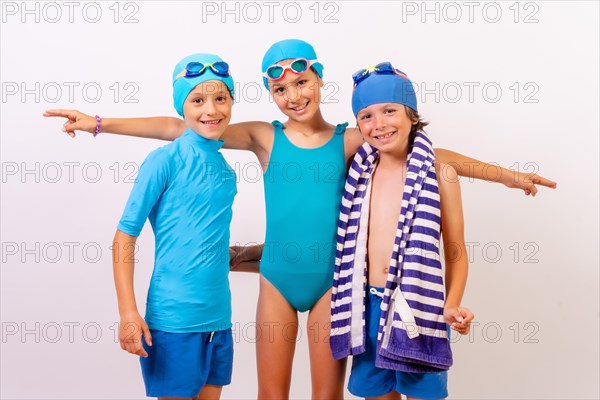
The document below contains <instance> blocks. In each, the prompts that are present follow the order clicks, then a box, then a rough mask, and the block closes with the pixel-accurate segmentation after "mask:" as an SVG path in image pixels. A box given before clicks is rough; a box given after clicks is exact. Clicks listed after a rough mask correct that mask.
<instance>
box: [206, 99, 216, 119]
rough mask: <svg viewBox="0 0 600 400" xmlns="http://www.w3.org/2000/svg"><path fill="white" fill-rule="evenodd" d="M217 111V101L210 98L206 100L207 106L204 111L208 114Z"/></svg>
mask: <svg viewBox="0 0 600 400" xmlns="http://www.w3.org/2000/svg"><path fill="white" fill-rule="evenodd" d="M216 111H217V106H216V104H215V101H214V100H213V99H210V100H208V101H207V102H206V106H205V108H204V112H205V113H206V114H209V115H211V114H214V113H215V112H216Z"/></svg>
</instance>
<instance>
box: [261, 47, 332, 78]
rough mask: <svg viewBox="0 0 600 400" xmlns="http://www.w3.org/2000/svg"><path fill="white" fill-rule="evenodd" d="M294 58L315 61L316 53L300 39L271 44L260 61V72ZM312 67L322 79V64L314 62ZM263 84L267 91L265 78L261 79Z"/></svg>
mask: <svg viewBox="0 0 600 400" xmlns="http://www.w3.org/2000/svg"><path fill="white" fill-rule="evenodd" d="M290 58H291V59H294V58H306V59H307V60H316V59H317V53H315V49H314V48H313V47H312V46H311V45H310V44H308V43H307V42H305V41H304V40H300V39H286V40H282V41H280V42H277V43H275V44H273V45H272V46H271V47H269V50H267V52H266V53H265V56H264V57H263V60H262V72H263V74H264V73H265V72H267V68H269V67H270V66H271V65H273V64H276V63H278V62H279V61H282V60H288V59H290ZM312 67H313V68H314V69H315V71H317V74H318V75H319V78H321V79H322V78H323V64H321V63H320V62H316V63H314V64H313V65H312ZM263 83H264V84H265V87H266V88H267V90H268V89H269V83H268V81H267V78H265V77H263Z"/></svg>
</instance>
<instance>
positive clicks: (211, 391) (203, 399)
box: [195, 384, 223, 400]
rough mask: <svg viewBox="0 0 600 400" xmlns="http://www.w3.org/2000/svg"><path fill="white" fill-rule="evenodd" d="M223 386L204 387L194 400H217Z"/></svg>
mask: <svg viewBox="0 0 600 400" xmlns="http://www.w3.org/2000/svg"><path fill="white" fill-rule="evenodd" d="M222 390H223V386H214V385H208V384H207V385H204V386H203V387H202V390H201V391H200V394H199V395H198V397H196V399H195V400H219V399H220V398H221V391H222Z"/></svg>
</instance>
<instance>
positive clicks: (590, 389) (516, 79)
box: [0, 1, 600, 399]
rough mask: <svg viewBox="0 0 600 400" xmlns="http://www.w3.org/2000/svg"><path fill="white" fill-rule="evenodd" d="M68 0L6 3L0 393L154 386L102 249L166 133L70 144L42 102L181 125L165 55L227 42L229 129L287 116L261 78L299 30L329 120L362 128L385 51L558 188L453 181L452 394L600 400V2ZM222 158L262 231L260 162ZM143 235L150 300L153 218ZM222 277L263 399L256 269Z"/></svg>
mask: <svg viewBox="0 0 600 400" xmlns="http://www.w3.org/2000/svg"><path fill="white" fill-rule="evenodd" d="M36 4H37V5H36ZM73 4H74V5H72V6H69V5H67V4H66V3H64V2H57V3H52V4H50V5H47V4H46V3H40V2H35V3H34V2H31V3H28V4H27V6H24V5H23V4H22V3H21V2H3V4H2V31H1V36H2V38H1V49H2V50H1V59H2V60H1V75H2V76H1V80H2V103H1V107H2V110H1V111H2V116H1V146H2V149H1V156H2V197H1V200H2V202H1V206H2V210H1V211H2V214H1V218H2V231H1V233H2V238H1V241H2V269H1V271H2V273H1V278H2V282H1V300H2V307H1V311H2V315H1V318H2V342H1V346H2V348H1V355H2V363H1V385H0V386H1V387H2V389H1V396H2V398H6V399H140V398H144V390H143V384H142V379H141V374H140V372H139V365H138V360H137V359H136V357H134V356H132V355H129V354H127V353H125V352H123V351H122V350H121V349H120V348H119V346H118V344H116V342H115V330H114V327H115V324H116V322H117V321H118V313H117V306H116V296H115V293H114V288H113V278H112V266H111V256H110V249H109V246H110V243H111V240H112V236H113V234H114V231H115V228H116V224H117V221H118V219H119V217H120V215H121V212H122V209H123V206H124V204H125V201H126V199H127V196H128V194H129V191H130V189H131V183H128V182H130V181H131V179H132V177H134V176H135V174H133V175H130V173H131V172H134V173H135V168H133V166H135V165H139V163H141V161H142V160H143V159H144V158H145V156H146V155H147V154H148V153H149V152H150V151H151V150H152V149H154V148H156V147H158V146H161V145H162V144H163V143H162V142H160V141H155V140H142V139H135V138H126V137H118V136H111V135H101V136H99V137H97V138H92V137H91V135H88V134H79V135H78V136H77V138H76V139H71V138H69V137H67V136H66V135H65V134H62V133H61V132H60V126H61V123H62V122H61V121H59V120H55V119H44V118H42V116H41V115H42V112H43V110H45V109H47V108H58V107H63V108H77V109H80V110H82V111H84V112H87V113H90V114H95V113H98V114H100V115H102V116H115V117H133V116H156V115H171V116H176V113H175V111H174V110H173V108H172V105H171V104H172V100H171V99H172V97H171V80H170V79H171V72H172V68H173V66H174V65H175V63H176V62H177V61H178V60H179V59H181V58H182V57H184V56H186V55H188V54H190V53H195V52H214V53H218V54H219V55H221V56H222V57H223V58H224V59H225V60H227V61H228V62H229V63H230V64H231V65H232V67H233V72H234V77H235V78H236V80H237V81H238V82H240V85H241V87H243V88H244V90H243V91H238V93H239V94H240V95H239V97H241V99H240V102H239V103H238V104H236V105H235V107H234V109H233V112H234V117H233V122H237V121H247V120H266V121H271V120H273V119H277V118H283V117H282V115H281V114H280V113H279V111H278V109H277V108H276V106H275V105H274V104H272V102H270V101H269V98H268V96H267V93H266V91H265V90H264V89H263V88H262V83H261V80H260V62H261V59H262V55H263V53H264V51H265V50H266V49H267V48H268V47H269V46H270V45H271V44H272V43H273V42H275V41H277V40H281V39H285V38H294V37H296V38H302V39H304V40H307V41H309V42H310V43H313V44H314V45H315V48H316V50H317V54H318V57H319V59H320V61H321V62H322V63H323V64H324V66H325V81H326V82H327V84H328V86H326V88H325V89H324V94H325V96H326V99H327V101H328V104H326V105H324V106H323V112H324V114H325V117H326V119H327V120H328V121H330V122H332V123H338V122H342V121H349V122H351V126H353V121H352V114H351V108H350V95H351V79H350V76H351V74H352V72H354V71H355V70H357V69H359V68H361V67H365V66H367V65H369V64H375V63H377V62H380V61H384V60H389V61H392V62H393V63H394V64H395V65H396V66H397V67H399V68H400V69H402V70H403V71H404V72H406V73H407V74H408V75H409V76H410V77H411V78H412V79H413V81H414V82H415V84H416V85H418V88H419V89H420V94H419V102H420V104H419V107H420V110H421V112H422V114H423V115H424V116H425V118H426V119H427V120H429V121H431V125H430V127H429V128H428V132H429V133H430V135H431V137H432V139H433V140H434V143H435V145H436V146H437V147H444V148H449V149H453V150H456V151H459V152H461V153H463V154H467V155H470V156H474V157H476V158H478V159H481V160H486V161H488V162H489V161H493V162H496V163H499V164H501V165H503V166H506V167H512V168H517V166H516V164H518V166H519V168H520V169H524V168H525V166H526V163H533V164H527V168H528V170H529V171H532V170H533V168H536V169H537V170H538V171H539V172H540V173H541V174H542V175H545V176H547V177H550V178H553V179H555V180H556V181H558V182H559V185H558V189H557V190H555V191H551V190H547V189H543V188H542V189H540V193H539V194H538V196H537V197H536V198H531V197H525V196H524V195H523V194H522V192H520V191H518V190H512V189H507V188H506V187H504V186H502V185H498V184H490V183H487V182H474V183H473V182H469V180H467V179H462V190H463V204H464V209H465V225H466V240H467V242H469V247H470V248H471V249H472V256H471V269H470V276H469V284H468V288H467V292H466V295H465V298H464V303H463V304H464V305H465V306H468V307H470V308H471V309H472V310H473V311H474V312H475V314H476V318H477V322H478V323H479V324H480V325H476V326H474V328H473V333H472V335H471V336H470V337H462V338H460V339H459V340H458V341H457V342H456V343H454V345H453V350H454V354H455V365H454V367H453V368H452V369H451V372H450V383H449V390H450V394H451V398H455V399H484V398H487V399H505V398H506V399H516V398H519V399H523V398H528V399H530V398H537V399H549V398H587V399H592V398H595V399H596V398H598V397H599V389H598V383H599V368H598V364H599V349H598V338H599V329H598V327H599V316H600V314H599V298H598V282H599V276H598V270H599V268H598V267H599V263H598V261H599V259H598V109H599V104H598V95H599V93H598V75H599V74H598V72H599V71H598V69H599V68H598V36H599V35H598V33H599V32H598V12H599V7H598V3H597V2H592V1H589V2H587V1H586V2H566V1H551V2H520V3H514V2H496V3H486V2H472V3H470V5H469V4H467V3H466V2H455V3H439V2H427V4H424V3H422V2H404V3H402V2H394V3H392V2H368V3H367V2H364V1H363V2H329V3H320V4H316V5H315V4H314V3H312V2H306V3H304V2H302V3H293V4H287V5H286V3H279V2H273V3H262V2H258V3H251V4H250V5H247V4H244V3H228V5H227V6H225V5H224V4H222V3H221V2H214V3H206V2H205V3H204V5H203V3H200V2H166V1H152V2H139V1H138V2H130V3H120V4H116V6H115V5H114V3H113V2H101V3H94V4H88V3H85V2H74V3H73ZM236 4H237V5H236ZM25 7H27V8H28V9H30V10H33V11H32V12H31V13H29V14H28V13H26V12H25V10H24V8H25ZM69 7H73V8H71V10H72V15H69V10H70V9H69ZM225 7H227V9H229V10H233V11H231V12H230V13H229V14H227V13H225ZM98 9H99V10H100V11H101V14H100V15H98V14H97V11H98ZM426 9H427V10H432V11H431V12H430V13H427V12H426ZM36 10H37V11H36ZM117 10H118V11H119V13H118V15H116V11H117ZM270 10H271V15H269V12H270ZM498 10H500V12H501V14H500V15H499V14H497V12H498ZM317 11H318V13H317ZM517 11H518V13H517ZM470 12H471V13H470ZM258 13H260V14H258ZM126 17H129V20H130V23H124V20H125V19H126ZM36 18H37V19H38V20H37V21H36ZM95 19H99V20H98V21H97V22H93V21H94V20H95ZM115 19H116V21H117V22H115ZM135 20H137V22H136V21H135ZM236 20H237V21H236ZM296 20H297V21H296ZM294 21H296V22H294ZM494 21H496V22H494ZM86 85H87V86H86ZM126 85H128V86H126ZM69 87H72V88H73V93H72V95H71V93H69ZM84 87H85V88H86V90H87V91H84V90H83V88H84ZM98 87H99V88H100V89H101V91H102V93H101V94H98V93H97V92H96V90H95V89H96V88H98ZM117 87H118V88H119V91H118V93H117ZM436 87H437V89H436ZM469 87H472V88H473V92H472V93H469ZM111 88H112V89H111ZM484 88H485V90H484ZM497 88H500V89H501V94H499V93H498V92H497ZM517 88H518V89H517ZM57 89H60V90H57ZM421 89H425V90H427V91H428V92H425V95H423V90H421ZM24 90H28V92H24ZM134 92H135V93H134ZM242 92H244V93H242ZM517 92H518V94H519V96H518V98H515V96H516V94H517ZM128 94H129V95H130V97H129V98H127V99H126V98H125V97H126V95H128ZM257 98H258V99H257ZM126 100H127V101H126ZM135 100H136V101H137V102H131V101H135ZM224 153H225V156H226V158H227V159H228V161H229V162H230V164H231V165H234V166H237V168H238V172H239V174H238V175H239V178H240V182H239V184H238V190H239V194H238V196H237V198H236V201H235V205H234V213H235V214H234V221H233V224H232V240H233V241H234V242H240V243H248V242H260V241H262V239H263V237H264V218H265V215H264V198H263V192H262V190H263V188H262V182H261V181H260V180H257V179H255V177H256V171H257V169H256V164H254V163H255V162H256V160H255V158H254V156H253V155H252V154H249V153H243V152H235V151H225V152H224ZM128 162H132V163H134V164H126V163H128ZM36 163H37V164H36ZM115 163H118V164H115ZM69 166H71V167H69ZM69 168H71V170H69ZM26 171H30V172H26ZM36 171H37V172H36ZM98 171H99V172H100V173H101V174H102V175H101V176H99V177H96V174H97V172H98ZM69 172H72V175H71V176H69ZM139 245H140V251H139V253H138V260H139V263H138V265H137V267H136V276H135V280H136V293H137V297H138V303H139V304H140V307H142V310H140V311H141V312H143V303H144V299H145V294H146V290H147V287H148V281H149V278H150V274H151V269H152V257H153V238H152V233H151V229H150V227H149V226H146V228H145V229H144V231H143V233H142V235H141V237H140V240H139ZM36 246H37V247H36ZM36 248H37V250H36ZM69 249H73V254H69ZM84 249H85V250H84ZM97 249H100V250H101V254H97V253H96V250H97ZM500 252H501V254H500ZM231 285H232V290H233V312H234V314H233V321H234V324H235V325H234V329H236V338H237V343H236V348H235V351H236V353H235V354H236V355H235V365H234V378H233V383H232V385H231V386H228V387H227V388H226V389H225V390H224V392H223V398H226V399H233V398H255V396H256V377H255V355H254V344H253V343H252V338H253V337H254V334H253V326H252V321H253V319H254V314H255V308H256V307H255V305H256V299H257V294H258V278H257V276H256V275H250V274H241V273H240V274H232V275H231ZM305 319H306V314H304V315H302V321H305ZM98 330H100V331H98ZM302 333H303V334H302V336H301V338H300V339H299V342H298V346H297V351H296V358H295V363H294V372H293V382H292V397H293V398H298V399H300V398H302V399H306V398H309V397H310V375H309V368H308V350H307V343H306V335H305V333H306V328H305V326H303V329H302ZM348 397H349V398H350V397H351V396H350V395H348Z"/></svg>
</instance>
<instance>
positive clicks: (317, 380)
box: [307, 289, 346, 400]
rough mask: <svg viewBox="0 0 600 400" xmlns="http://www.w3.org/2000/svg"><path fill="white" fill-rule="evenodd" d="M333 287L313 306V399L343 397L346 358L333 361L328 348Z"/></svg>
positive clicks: (310, 331) (310, 324) (310, 320)
mask: <svg viewBox="0 0 600 400" xmlns="http://www.w3.org/2000/svg"><path fill="white" fill-rule="evenodd" d="M330 302H331V289H330V290H328V291H327V293H325V294H324V295H323V296H322V297H321V298H320V299H319V301H318V302H317V304H315V305H314V306H313V308H312V309H311V310H310V314H309V315H308V322H307V325H308V326H307V332H308V348H309V352H310V372H311V379H312V398H313V399H315V400H316V399H318V400H321V399H325V400H334V399H343V397H344V378H345V376H346V359H345V358H344V359H342V360H334V359H333V356H332V355H331V348H330V347H329V334H330V329H331V309H330V304H331V303H330Z"/></svg>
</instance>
